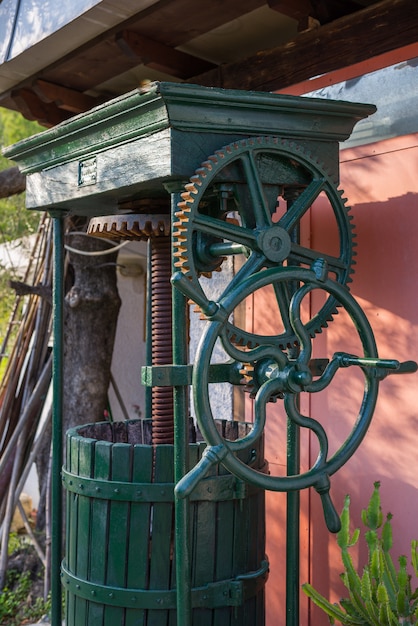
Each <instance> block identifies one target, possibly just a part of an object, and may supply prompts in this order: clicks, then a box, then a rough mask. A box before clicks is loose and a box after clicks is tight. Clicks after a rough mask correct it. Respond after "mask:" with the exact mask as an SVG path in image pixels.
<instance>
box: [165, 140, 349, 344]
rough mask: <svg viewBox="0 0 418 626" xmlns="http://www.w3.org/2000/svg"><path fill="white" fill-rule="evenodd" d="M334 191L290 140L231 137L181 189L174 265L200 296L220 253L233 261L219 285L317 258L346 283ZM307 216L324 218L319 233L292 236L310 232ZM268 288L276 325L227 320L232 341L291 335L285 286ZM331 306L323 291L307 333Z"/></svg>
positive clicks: (328, 315) (340, 208)
mask: <svg viewBox="0 0 418 626" xmlns="http://www.w3.org/2000/svg"><path fill="white" fill-rule="evenodd" d="M342 195H343V192H342V191H341V190H339V189H338V183H337V181H336V180H335V179H334V177H333V176H332V175H331V174H329V173H328V172H327V171H326V167H325V166H324V165H323V164H321V163H320V162H319V161H318V160H317V158H316V157H315V155H313V154H312V153H310V152H309V151H308V150H306V148H305V147H303V146H301V145H300V144H298V143H296V142H293V141H289V140H287V139H281V138H277V137H255V138H249V139H243V140H240V141H237V142H234V143H231V144H229V145H227V146H225V147H223V148H222V149H221V150H218V151H217V152H215V154H214V155H212V156H211V157H209V158H208V160H207V161H205V162H204V163H203V164H202V166H201V167H200V168H199V169H198V170H197V171H196V172H195V174H194V176H192V177H191V179H190V182H189V183H188V184H187V185H186V186H185V191H184V193H182V194H181V197H182V201H181V202H179V204H178V211H177V212H176V214H175V215H176V217H177V221H176V222H175V223H174V228H173V240H174V257H175V259H176V260H175V266H176V267H177V268H178V271H179V272H181V273H182V274H183V276H184V277H186V278H187V279H188V280H189V281H190V282H191V284H192V288H193V289H194V290H195V292H196V293H197V294H198V298H197V300H199V299H200V301H204V300H211V297H210V281H207V280H205V278H210V277H211V276H212V273H213V272H214V271H219V270H220V269H222V263H223V261H224V259H225V257H226V256H227V255H233V256H234V259H235V261H236V262H235V276H234V278H233V279H232V281H231V282H230V284H229V286H228V287H227V289H232V288H234V287H235V286H236V285H237V284H239V283H240V282H241V281H242V280H244V279H245V278H246V277H248V276H251V275H252V274H254V273H255V272H257V271H259V270H262V269H264V268H270V267H277V266H293V267H302V268H303V267H304V268H308V267H310V266H311V265H312V263H313V262H314V261H316V260H317V259H319V258H321V259H324V261H325V262H326V264H327V267H328V271H329V274H330V275H331V276H332V278H333V279H334V280H335V281H336V282H338V283H340V284H342V285H346V284H347V283H349V282H350V281H351V277H350V276H351V273H352V265H353V256H354V250H353V248H354V245H355V244H354V242H353V238H354V232H353V225H352V218H351V216H350V214H349V209H348V208H347V207H346V204H345V202H346V201H345V199H344V198H343V197H342ZM319 198H321V201H320V203H319V205H318V203H316V201H317V200H318V199H319ZM314 205H315V206H314ZM312 220H318V221H320V223H321V227H322V224H324V235H323V236H322V237H321V241H313V242H312V245H306V244H304V243H299V240H301V241H302V242H303V241H304V237H303V236H302V237H300V232H301V231H304V230H306V232H308V233H309V234H310V232H311V222H312ZM237 268H238V269H237ZM273 290H274V294H275V300H276V301H277V306H278V316H277V317H280V318H281V320H282V326H283V327H280V329H278V330H277V331H276V332H277V334H275V335H273V336H272V335H269V336H263V335H258V334H256V333H250V332H247V331H246V330H245V329H241V328H240V327H239V326H238V325H235V323H234V322H232V321H231V322H229V323H228V333H229V335H230V338H231V340H232V341H234V342H236V344H237V345H243V346H247V347H249V348H252V347H254V346H257V345H260V344H264V343H272V341H273V343H275V344H276V345H278V346H279V347H281V348H285V347H289V346H292V345H294V344H295V343H296V337H295V335H294V333H293V331H292V328H291V325H290V323H289V320H288V318H287V315H288V310H289V302H290V298H291V295H292V286H291V285H289V286H288V288H287V286H284V285H282V284H281V285H278V286H273ZM337 306H338V303H337V301H336V300H335V298H334V297H333V296H329V297H328V299H327V300H326V302H325V303H323V304H322V306H321V307H320V308H319V310H318V311H317V312H316V313H314V314H313V315H312V317H311V318H310V319H309V320H308V321H307V322H306V328H307V330H308V332H309V334H310V336H311V337H313V336H314V335H315V333H317V332H320V331H321V329H322V328H323V327H325V326H327V323H328V322H329V321H330V320H331V319H332V316H333V315H334V314H335V312H336V311H337Z"/></svg>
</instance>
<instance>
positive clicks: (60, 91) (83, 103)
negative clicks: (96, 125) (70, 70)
mask: <svg viewBox="0 0 418 626" xmlns="http://www.w3.org/2000/svg"><path fill="white" fill-rule="evenodd" d="M33 91H34V92H35V93H36V95H37V96H38V97H39V98H40V100H42V102H47V103H51V102H53V103H54V104H55V105H56V106H57V107H58V108H59V109H63V110H64V111H70V112H71V113H83V112H84V111H88V110H89V109H91V108H92V107H93V106H94V105H96V104H98V100H97V98H92V97H91V96H87V95H85V94H83V93H80V92H79V91H76V90H75V89H68V87H64V86H63V85H56V84H55V83H50V82H48V81H46V80H42V79H41V78H38V79H37V80H36V81H35V82H34V84H33Z"/></svg>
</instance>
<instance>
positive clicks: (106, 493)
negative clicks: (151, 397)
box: [62, 420, 268, 626]
mask: <svg viewBox="0 0 418 626" xmlns="http://www.w3.org/2000/svg"><path fill="white" fill-rule="evenodd" d="M218 427H219V428H220V429H221V430H223V432H225V429H226V430H227V433H228V438H230V439H233V438H234V435H235V438H237V437H238V436H242V433H243V432H245V431H246V429H247V428H248V427H247V425H245V424H242V423H238V422H224V421H220V422H219V424H218ZM150 428H151V423H150V421H149V420H133V421H127V422H120V423H114V424H110V423H99V424H91V425H87V426H81V427H78V428H75V429H72V430H70V431H69V432H68V433H67V452H66V463H65V468H64V470H63V483H64V487H65V489H66V490H67V513H66V556H65V560H64V562H63V566H62V582H63V585H64V588H65V590H66V625H67V626H134V625H135V626H138V625H141V626H157V625H158V626H160V625H161V626H181V625H180V624H178V625H177V620H176V591H175V588H176V581H175V558H176V556H175V550H174V476H173V464H174V456H173V455H174V449H173V446H171V445H157V446H152V445H150V437H151V431H150ZM204 448H205V444H204V443H203V442H197V443H191V444H190V466H191V467H193V466H194V465H195V464H196V463H197V461H198V460H199V459H200V457H201V455H202V452H203V450H204ZM256 453H257V454H256V458H257V459H258V461H256V462H257V465H258V469H260V470H261V471H265V461H264V456H263V450H262V443H260V444H259V449H258V450H256ZM242 454H243V455H244V456H243V458H245V455H246V456H247V458H248V457H249V456H250V454H249V451H243V452H242ZM191 518H192V522H191V538H190V539H191V550H192V552H191V553H192V580H191V583H192V606H193V626H234V625H238V624H239V625H240V626H255V625H257V626H262V625H263V624H264V586H265V581H266V579H267V575H268V562H267V559H266V557H265V552H264V550H265V512H264V491H262V490H258V489H256V488H252V487H250V486H248V485H245V484H244V483H243V482H242V481H240V480H239V479H237V478H235V477H234V476H232V475H231V474H229V473H228V472H227V471H226V470H225V469H223V468H222V467H216V468H214V469H213V472H212V475H209V476H208V477H206V478H205V479H203V480H202V481H201V482H200V483H199V485H198V487H197V488H196V489H195V490H194V492H193V494H192V496H191Z"/></svg>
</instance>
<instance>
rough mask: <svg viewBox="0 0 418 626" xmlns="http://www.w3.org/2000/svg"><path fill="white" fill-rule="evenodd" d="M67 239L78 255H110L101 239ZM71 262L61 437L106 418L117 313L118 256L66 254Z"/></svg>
mask: <svg viewBox="0 0 418 626" xmlns="http://www.w3.org/2000/svg"><path fill="white" fill-rule="evenodd" d="M67 238H68V242H69V245H70V246H71V248H74V249H77V250H81V251H85V252H97V251H103V252H107V251H108V250H109V243H108V242H106V241H103V240H101V239H95V238H93V237H86V236H85V235H82V234H81V235H80V234H71V233H70V235H68V236H67ZM69 259H70V263H71V266H72V269H73V272H74V282H73V285H72V286H71V288H70V290H69V291H68V292H67V294H66V296H65V303H64V416H63V428H64V432H65V431H66V430H67V429H68V428H70V427H72V426H75V425H78V424H84V423H88V422H95V421H100V420H103V419H104V415H105V411H106V409H107V408H108V401H107V393H108V388H109V380H110V366H111V361H112V353H113V344H114V339H115V333H116V325H117V317H118V312H119V308H120V298H119V294H118V291H117V284H116V259H117V253H112V254H106V255H100V256H85V255H82V254H78V253H74V252H70V253H69Z"/></svg>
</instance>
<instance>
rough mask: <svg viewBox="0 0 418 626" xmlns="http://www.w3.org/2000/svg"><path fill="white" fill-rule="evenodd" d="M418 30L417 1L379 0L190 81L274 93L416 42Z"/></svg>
mask: <svg viewBox="0 0 418 626" xmlns="http://www.w3.org/2000/svg"><path fill="white" fill-rule="evenodd" d="M394 25H396V28H395V26H394ZM417 33H418V3H417V2H414V3H412V4H411V2H410V0H382V1H381V2H376V3H375V4H373V5H371V6H369V7H367V8H365V9H362V10H359V11H357V12H355V13H353V14H350V15H347V16H345V17H342V18H340V19H338V20H335V21H333V22H330V23H329V24H326V25H324V26H320V27H319V28H317V29H315V30H310V31H306V32H303V33H301V34H300V35H298V36H297V37H296V38H295V39H293V40H292V41H289V42H288V43H286V44H284V45H282V46H279V47H277V48H273V49H271V50H266V51H263V52H259V53H258V54H256V55H255V56H253V57H250V58H247V59H244V60H242V61H237V62H234V63H228V64H225V65H221V66H219V68H217V69H216V70H213V71H211V72H207V73H206V74H201V75H200V76H195V77H193V79H192V80H190V82H193V83H198V84H200V85H207V86H212V87H224V88H227V89H249V90H261V91H277V90H279V89H283V88H284V87H288V86H290V85H294V84H296V83H299V82H302V81H304V80H307V79H309V78H312V77H314V76H317V75H320V74H326V73H328V72H331V71H334V70H337V69H341V68H343V67H347V66H350V65H354V64H355V63H360V62H362V61H365V60H367V59H370V58H372V57H375V56H378V55H380V54H384V53H386V52H390V51H392V50H395V49H396V48H401V47H404V46H407V45H409V44H412V43H416V42H417V41H418V36H417Z"/></svg>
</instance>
